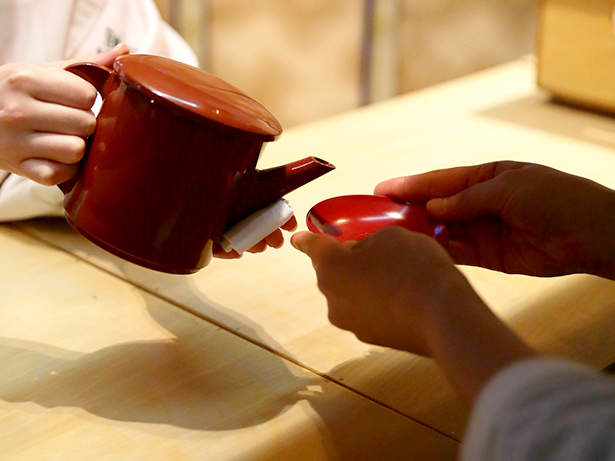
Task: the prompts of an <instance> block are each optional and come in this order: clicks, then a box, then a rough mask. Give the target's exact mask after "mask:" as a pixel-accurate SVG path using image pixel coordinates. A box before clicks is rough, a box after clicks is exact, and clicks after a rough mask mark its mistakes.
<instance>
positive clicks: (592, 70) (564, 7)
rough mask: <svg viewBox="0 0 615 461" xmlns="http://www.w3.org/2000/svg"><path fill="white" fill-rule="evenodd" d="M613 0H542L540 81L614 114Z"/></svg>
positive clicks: (564, 95) (566, 96) (569, 97)
mask: <svg viewBox="0 0 615 461" xmlns="http://www.w3.org/2000/svg"><path fill="white" fill-rule="evenodd" d="M614 9H615V2H614V1H613V0H542V2H541V9H540V21H539V25H540V28H539V37H538V47H537V51H538V57H539V61H538V63H539V67H538V82H539V84H540V85H541V86H543V87H544V88H545V89H547V90H549V91H550V92H552V93H553V94H554V95H556V96H558V97H560V98H562V99H564V100H567V101H570V102H573V103H576V104H583V105H585V106H589V107H593V108H595V109H602V110H608V111H610V112H613V111H615V90H613V84H612V83H613V79H615V64H613V62H614V61H615V34H614V32H615V25H614V24H613V12H614Z"/></svg>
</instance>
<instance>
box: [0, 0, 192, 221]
mask: <svg viewBox="0 0 615 461" xmlns="http://www.w3.org/2000/svg"><path fill="white" fill-rule="evenodd" d="M81 3H87V2H81ZM100 3H102V4H104V7H103V9H102V11H101V12H100V13H99V14H98V16H97V17H96V20H95V21H93V22H87V21H85V22H83V24H86V25H87V27H88V30H87V31H78V33H75V35H76V36H78V37H82V36H85V38H84V39H81V38H80V40H81V42H80V45H79V46H78V47H77V48H76V49H75V51H74V52H75V53H77V55H78V56H89V55H92V54H95V53H96V52H99V51H101V49H102V51H104V49H106V48H104V47H105V46H106V40H107V35H108V34H109V30H110V28H111V26H113V27H114V30H115V32H117V33H118V38H120V39H122V40H125V41H127V42H128V43H129V44H135V45H136V46H135V47H134V48H135V49H134V50H132V51H134V52H137V53H146V54H157V55H161V56H166V57H169V58H172V59H175V60H177V61H182V62H185V63H187V64H190V65H192V66H197V65H198V61H197V58H196V55H195V54H194V52H193V51H192V49H191V48H190V46H189V45H188V44H187V43H186V41H185V40H184V39H183V38H182V37H181V36H180V35H179V34H178V33H177V32H176V31H175V30H174V29H172V28H171V26H169V25H168V24H167V23H166V22H164V21H163V20H162V19H161V18H160V15H159V14H158V11H157V10H156V7H155V5H154V3H153V2H152V1H151V0H132V1H130V2H126V1H125V0H109V1H106V2H100ZM86 11H87V10H86ZM81 25H82V23H80V24H79V26H81ZM86 32H87V33H86ZM6 175H7V173H6V172H4V171H0V222H6V221H19V220H23V219H29V218H36V217H43V216H48V217H49V216H52V217H59V216H63V215H64V212H63V209H62V198H63V196H62V193H61V192H60V190H59V189H58V188H57V187H56V186H52V187H48V186H42V185H40V184H37V183H35V182H33V181H31V180H29V179H26V178H22V177H20V176H17V175H15V174H10V175H8V177H7V178H6V179H5V180H4V181H2V179H3V177H4V176H6Z"/></svg>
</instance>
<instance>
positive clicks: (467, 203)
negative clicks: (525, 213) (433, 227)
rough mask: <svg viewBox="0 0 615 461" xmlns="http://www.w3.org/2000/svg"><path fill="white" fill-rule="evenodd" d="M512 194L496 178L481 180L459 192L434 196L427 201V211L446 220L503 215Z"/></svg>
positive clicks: (464, 219)
mask: <svg viewBox="0 0 615 461" xmlns="http://www.w3.org/2000/svg"><path fill="white" fill-rule="evenodd" d="M509 198H510V194H509V192H508V190H507V189H505V188H504V187H502V184H501V183H500V182H499V181H497V180H496V179H492V180H490V181H485V182H481V183H478V184H475V185H474V186H471V187H469V188H467V189H464V190H463V191H461V192H459V193H458V194H455V195H452V196H451V197H445V198H434V199H431V200H429V201H428V202H427V211H428V212H429V214H430V215H432V216H433V217H436V218H439V219H442V220H445V221H453V222H454V221H466V220H469V219H474V218H478V217H480V216H484V215H489V214H491V215H501V213H502V210H503V209H504V206H505V205H506V203H507V202H508V200H509Z"/></svg>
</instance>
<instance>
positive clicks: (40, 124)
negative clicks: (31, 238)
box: [0, 44, 128, 185]
mask: <svg viewBox="0 0 615 461" xmlns="http://www.w3.org/2000/svg"><path fill="white" fill-rule="evenodd" d="M126 53H128V47H127V46H126V45H125V44H121V45H118V46H117V47H115V48H113V49H112V50H110V51H107V52H106V53H102V54H99V55H96V56H91V57H89V58H86V60H87V61H91V62H94V63H97V64H99V65H103V66H111V65H112V64H113V61H114V60H115V58H116V57H118V56H121V55H123V54H126ZM81 61H82V60H81ZM73 62H76V61H62V62H54V63H48V64H35V63H29V62H12V63H8V64H5V65H3V66H0V169H2V170H5V171H9V172H11V173H15V174H18V175H21V176H25V177H27V178H29V179H31V180H33V181H36V182H38V183H41V184H44V185H54V184H58V183H61V182H64V181H67V180H68V179H70V178H72V177H73V176H74V175H75V174H76V172H77V163H78V162H79V161H80V160H81V158H82V157H83V155H84V153H85V140H84V138H85V137H87V136H90V135H91V134H92V133H93V132H94V128H95V126H96V119H95V117H94V115H93V114H92V112H91V111H90V109H91V107H92V105H93V104H94V100H95V98H96V89H95V88H94V87H93V86H92V85H91V84H89V83H88V82H86V81H84V80H83V79H80V78H77V77H76V76H74V75H72V74H70V73H68V72H65V71H64V70H63V69H64V68H65V67H66V66H67V65H69V64H71V63H73Z"/></svg>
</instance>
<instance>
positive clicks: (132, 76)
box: [113, 54, 282, 140]
mask: <svg viewBox="0 0 615 461" xmlns="http://www.w3.org/2000/svg"><path fill="white" fill-rule="evenodd" d="M113 68H114V69H115V71H116V72H117V73H118V75H119V76H120V78H121V79H122V80H123V81H124V82H126V84H128V85H130V86H131V87H133V88H136V89H137V90H139V91H140V92H141V93H143V94H144V95H145V96H146V97H148V98H151V99H154V100H156V101H158V102H160V103H162V104H164V105H165V106H166V107H169V108H171V109H176V110H179V111H180V112H182V113H184V114H186V113H187V114H193V115H196V116H198V117H199V118H200V117H205V118H206V119H209V120H212V121H214V122H217V123H220V124H222V125H226V126H230V127H233V128H236V129H238V130H242V131H247V132H250V133H255V134H259V135H263V136H266V137H267V138H269V139H268V140H273V139H275V138H276V137H277V136H279V135H280V133H282V127H281V125H280V123H279V122H278V121H277V120H276V119H275V117H274V116H273V115H272V114H271V113H270V112H269V111H268V110H267V109H266V108H265V107H264V106H263V105H262V104H260V103H258V102H256V101H255V100H254V99H252V98H250V97H249V96H248V95H246V94H245V93H244V92H243V91H241V90H239V89H238V88H236V87H234V86H233V85H230V84H229V83H227V82H225V81H224V80H222V79H220V78H218V77H216V76H215V75H212V74H210V73H208V72H205V71H203V70H201V69H198V68H196V67H192V66H189V65H187V64H184V63H182V62H179V61H174V60H172V59H168V58H163V57H161V56H153V55H145V54H128V55H124V56H120V57H118V58H117V59H116V60H115V63H114V66H113Z"/></svg>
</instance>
